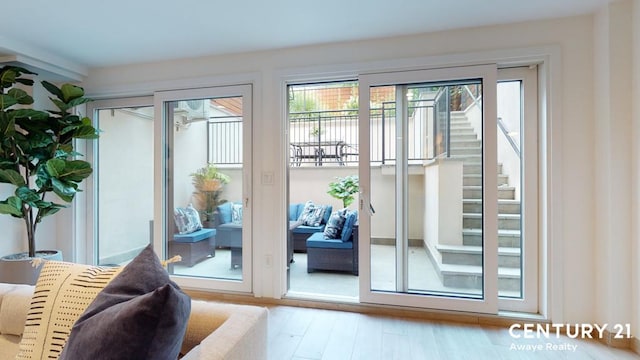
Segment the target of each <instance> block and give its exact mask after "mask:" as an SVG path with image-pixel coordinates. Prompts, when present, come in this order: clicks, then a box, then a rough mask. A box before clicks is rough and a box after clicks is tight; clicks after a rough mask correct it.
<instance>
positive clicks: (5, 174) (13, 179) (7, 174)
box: [0, 169, 25, 186]
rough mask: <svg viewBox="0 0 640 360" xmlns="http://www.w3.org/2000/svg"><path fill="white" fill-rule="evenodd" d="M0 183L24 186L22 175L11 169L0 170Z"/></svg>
mask: <svg viewBox="0 0 640 360" xmlns="http://www.w3.org/2000/svg"><path fill="white" fill-rule="evenodd" d="M0 182H3V183H9V184H13V185H15V186H24V185H25V181H24V179H23V178H22V175H20V173H19V172H17V171H15V170H12V169H7V170H0Z"/></svg>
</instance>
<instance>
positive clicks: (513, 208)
mask: <svg viewBox="0 0 640 360" xmlns="http://www.w3.org/2000/svg"><path fill="white" fill-rule="evenodd" d="M462 211H463V212H464V213H478V214H479V213H482V200H480V199H463V200H462ZM498 214H520V200H512V199H501V200H498Z"/></svg>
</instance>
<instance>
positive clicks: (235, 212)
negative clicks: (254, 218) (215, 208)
mask: <svg viewBox="0 0 640 360" xmlns="http://www.w3.org/2000/svg"><path fill="white" fill-rule="evenodd" d="M231 222H232V223H234V224H240V223H242V204H233V205H232V206H231Z"/></svg>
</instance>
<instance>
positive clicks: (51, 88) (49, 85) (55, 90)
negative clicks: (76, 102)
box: [42, 81, 64, 100]
mask: <svg viewBox="0 0 640 360" xmlns="http://www.w3.org/2000/svg"><path fill="white" fill-rule="evenodd" d="M42 86H43V87H44V88H45V89H47V91H48V92H49V93H51V94H52V95H54V96H55V97H57V98H58V99H60V100H62V99H64V95H63V94H62V90H60V88H58V87H57V86H55V85H54V84H52V83H50V82H48V81H43V82H42Z"/></svg>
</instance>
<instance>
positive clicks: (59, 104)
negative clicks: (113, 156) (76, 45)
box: [0, 66, 98, 282]
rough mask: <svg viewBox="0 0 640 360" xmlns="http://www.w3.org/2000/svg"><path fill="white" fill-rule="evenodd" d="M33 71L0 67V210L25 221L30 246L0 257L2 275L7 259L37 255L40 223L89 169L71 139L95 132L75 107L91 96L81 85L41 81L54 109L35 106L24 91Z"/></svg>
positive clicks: (30, 83) (74, 189)
mask: <svg viewBox="0 0 640 360" xmlns="http://www.w3.org/2000/svg"><path fill="white" fill-rule="evenodd" d="M33 75H36V74H35V73H33V72H31V71H29V70H27V69H24V68H20V67H15V66H4V67H1V68H0V182H1V183H6V184H10V185H11V188H12V189H13V191H12V192H10V193H8V194H0V214H7V215H10V216H12V217H14V218H17V219H21V220H22V221H24V225H25V227H26V241H27V248H28V252H25V253H20V254H13V255H7V256H4V257H2V258H0V276H4V275H5V274H6V273H7V272H8V270H6V268H3V266H9V265H8V264H7V263H13V262H14V261H17V260H20V259H26V260H28V261H29V260H30V259H32V258H34V257H38V256H39V252H40V250H39V249H37V246H36V239H37V238H36V230H37V229H38V225H39V224H40V223H41V222H42V220H43V219H44V218H45V217H47V216H51V215H53V214H55V213H57V212H58V211H59V210H60V209H62V208H65V207H66V205H65V204H64V203H71V202H72V201H73V199H74V197H75V195H76V193H77V192H78V191H80V189H79V188H78V185H79V184H80V183H81V182H82V180H84V179H86V178H87V177H88V176H89V175H91V172H92V168H91V164H90V163H88V162H86V161H84V160H79V159H77V157H78V156H80V155H81V154H79V153H77V152H76V151H75V150H74V140H75V139H96V138H97V137H98V131H97V130H96V129H95V128H94V127H93V126H92V122H91V119H89V118H88V117H82V116H79V115H76V114H75V113H74V112H73V109H74V107H76V106H78V105H81V104H84V103H86V102H88V101H90V99H87V98H85V97H84V90H83V89H82V88H81V87H79V86H75V85H72V84H64V85H62V86H61V87H58V86H56V85H54V84H52V83H50V82H47V81H42V86H43V87H44V88H45V89H46V90H47V91H48V92H49V93H50V94H51V95H50V97H49V98H50V100H51V102H52V106H55V107H56V108H57V109H55V110H47V111H42V110H37V109H33V108H32V105H33V102H34V101H33V98H32V97H31V96H30V95H29V93H28V92H27V91H25V90H24V88H25V87H27V88H30V87H33V86H34V81H33V79H32V76H33ZM16 85H18V86H16ZM53 195H55V196H53ZM43 252H44V253H45V254H46V253H49V252H50V251H43ZM60 258H61V257H60ZM31 276H33V275H31ZM36 279H37V275H36ZM0 281H3V279H2V278H0ZM32 281H33V282H35V279H32V280H27V282H32ZM5 282H6V281H5Z"/></svg>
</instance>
